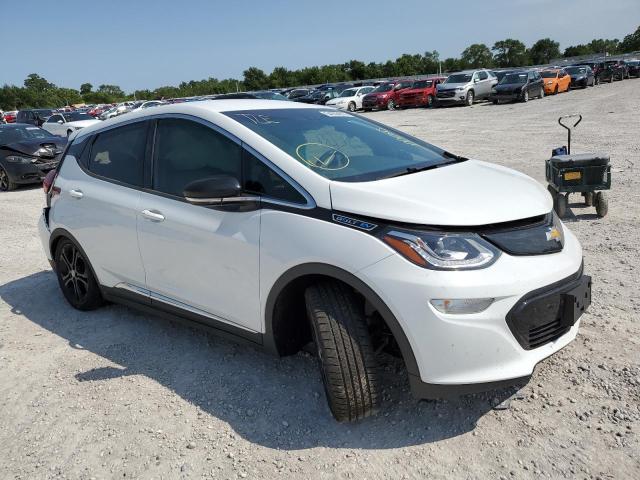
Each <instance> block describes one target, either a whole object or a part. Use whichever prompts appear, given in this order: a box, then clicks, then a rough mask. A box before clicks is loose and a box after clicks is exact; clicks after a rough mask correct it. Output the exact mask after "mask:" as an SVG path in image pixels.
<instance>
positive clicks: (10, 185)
mask: <svg viewBox="0 0 640 480" xmlns="http://www.w3.org/2000/svg"><path fill="white" fill-rule="evenodd" d="M16 188H18V184H17V183H16V182H14V181H12V180H11V178H10V177H9V174H8V173H7V171H6V170H5V169H4V168H2V167H0V190H1V191H3V192H8V191H9V190H15V189H16Z"/></svg>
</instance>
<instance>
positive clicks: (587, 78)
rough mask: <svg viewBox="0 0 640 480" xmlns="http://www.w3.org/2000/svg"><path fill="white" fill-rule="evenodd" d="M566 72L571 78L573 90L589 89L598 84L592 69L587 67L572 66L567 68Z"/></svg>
mask: <svg viewBox="0 0 640 480" xmlns="http://www.w3.org/2000/svg"><path fill="white" fill-rule="evenodd" d="M565 71H566V72H567V73H568V74H569V75H570V76H571V88H587V87H593V86H594V85H595V84H596V78H595V76H594V75H593V70H591V67H587V66H586V65H581V66H572V67H567V68H565Z"/></svg>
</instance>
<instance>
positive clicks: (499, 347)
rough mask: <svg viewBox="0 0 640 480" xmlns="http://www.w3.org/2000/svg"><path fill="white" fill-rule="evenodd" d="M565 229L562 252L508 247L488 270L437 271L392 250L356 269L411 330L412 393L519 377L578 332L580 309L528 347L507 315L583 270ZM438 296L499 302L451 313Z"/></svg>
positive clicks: (464, 389) (458, 389) (438, 392)
mask: <svg viewBox="0 0 640 480" xmlns="http://www.w3.org/2000/svg"><path fill="white" fill-rule="evenodd" d="M564 230H565V246H564V249H563V250H562V251H561V252H559V253H555V254H549V255H537V256H511V255H508V254H505V253H503V254H502V255H501V256H500V258H499V259H498V260H497V261H496V263H495V264H493V265H492V266H491V267H489V268H486V269H481V270H469V271H465V272H442V271H433V270H427V269H423V268H421V267H418V266H415V265H413V264H410V263H409V262H408V261H407V260H405V259H404V258H401V257H400V256H399V255H397V254H395V255H390V256H389V257H387V258H385V259H384V260H382V261H380V262H378V263H376V264H374V265H372V266H370V267H367V268H365V269H363V270H362V271H360V272H359V275H360V276H361V277H362V278H363V280H364V281H365V282H367V283H368V284H369V285H370V286H372V288H374V289H375V290H376V292H377V293H378V295H379V296H380V297H381V298H382V300H383V301H384V302H385V303H386V305H387V306H388V307H389V308H390V309H391V311H392V312H393V314H394V315H395V317H396V319H397V320H398V322H399V323H400V325H401V327H402V329H403V330H404V332H405V334H406V336H407V339H408V341H409V344H410V345H411V349H412V351H413V355H414V356H415V359H416V363H417V365H418V370H419V371H418V372H409V374H410V375H409V376H410V381H411V386H412V390H413V392H414V395H416V396H418V397H425V396H426V397H427V398H433V397H441V396H447V395H446V392H447V391H450V392H452V393H453V394H460V393H470V392H473V391H483V390H487V389H491V388H494V387H495V386H497V385H502V384H504V383H512V382H519V381H522V380H523V379H526V377H529V376H530V375H531V374H532V373H533V370H534V368H535V366H536V364H538V363H539V362H540V361H541V360H543V359H545V358H546V357H548V356H550V355H552V354H553V353H555V352H557V351H558V350H560V349H561V348H563V347H565V346H566V345H567V344H569V343H570V342H571V341H572V340H573V339H574V338H575V337H576V335H577V333H578V328H579V324H580V319H579V315H577V316H576V317H575V318H574V319H573V320H574V322H573V323H572V325H570V326H568V328H567V329H566V330H563V331H562V332H560V334H559V335H556V336H553V335H552V336H551V337H550V338H549V339H547V340H549V341H548V342H547V343H544V344H543V345H540V346H538V347H536V348H531V349H526V348H523V346H522V345H521V343H520V342H519V341H518V339H517V338H516V336H515V335H514V333H513V331H512V329H511V328H510V326H509V322H508V316H509V313H510V312H512V311H513V310H514V309H515V308H517V306H518V305H519V304H521V302H523V301H525V300H526V299H527V298H528V297H527V296H528V295H529V294H530V292H534V291H537V290H539V289H541V288H544V287H546V286H549V285H553V284H555V283H556V282H560V281H562V280H566V279H567V278H569V277H571V276H572V275H574V274H576V272H577V271H578V270H579V269H580V267H581V265H582V249H581V247H580V244H579V243H578V241H577V239H576V238H575V236H574V235H573V234H572V233H571V232H570V231H568V230H567V229H566V228H565V229H564ZM434 298H493V299H494V302H493V303H492V304H491V305H490V306H489V307H488V308H487V309H486V310H484V311H482V312H479V313H475V314H464V315H454V314H444V313H441V312H439V311H437V310H436V309H435V308H433V307H432V305H431V304H430V302H429V301H430V299H434ZM518 318H519V317H518ZM534 333H536V332H534ZM556 333H558V332H556ZM430 392H431V393H430Z"/></svg>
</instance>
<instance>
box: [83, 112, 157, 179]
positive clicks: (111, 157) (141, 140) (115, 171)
mask: <svg viewBox="0 0 640 480" xmlns="http://www.w3.org/2000/svg"><path fill="white" fill-rule="evenodd" d="M146 144H147V123H146V122H139V123H134V124H131V125H125V126H122V127H118V128H114V129H111V130H107V131H106V132H103V133H100V134H98V136H97V138H96V140H95V142H94V143H93V146H92V147H91V155H90V157H89V165H88V167H89V170H90V171H91V172H93V173H95V174H96V175H100V176H101V177H104V178H107V179H110V180H115V181H117V182H122V183H126V184H128V185H133V186H142V184H143V168H144V156H145V149H146Z"/></svg>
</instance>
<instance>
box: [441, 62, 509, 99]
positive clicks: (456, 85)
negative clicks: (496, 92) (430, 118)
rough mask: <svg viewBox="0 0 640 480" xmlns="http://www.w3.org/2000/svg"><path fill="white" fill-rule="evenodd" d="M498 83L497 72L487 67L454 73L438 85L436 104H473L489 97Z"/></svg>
mask: <svg viewBox="0 0 640 480" xmlns="http://www.w3.org/2000/svg"><path fill="white" fill-rule="evenodd" d="M497 83H498V79H497V78H496V76H495V74H494V73H493V72H491V71H489V70H485V69H481V70H466V71H462V72H458V73H452V74H451V75H449V76H448V77H447V79H446V80H445V81H444V82H442V83H441V84H440V85H438V86H437V87H436V88H437V93H436V105H438V106H440V105H447V104H449V105H454V104H459V105H473V102H474V101H476V100H483V99H486V98H489V96H490V95H491V88H492V87H493V86H494V85H495V84H497Z"/></svg>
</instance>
